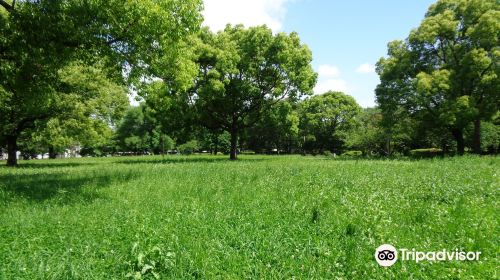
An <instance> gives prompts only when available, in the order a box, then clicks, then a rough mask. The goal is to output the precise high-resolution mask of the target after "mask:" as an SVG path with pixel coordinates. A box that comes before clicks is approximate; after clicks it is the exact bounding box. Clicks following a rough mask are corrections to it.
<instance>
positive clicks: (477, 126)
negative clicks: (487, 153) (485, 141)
mask: <svg viewBox="0 0 500 280" xmlns="http://www.w3.org/2000/svg"><path fill="white" fill-rule="evenodd" d="M472 146H473V149H474V153H476V154H481V119H480V118H477V119H476V120H474V140H473V145H472Z"/></svg>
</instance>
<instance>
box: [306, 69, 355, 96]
mask: <svg viewBox="0 0 500 280" xmlns="http://www.w3.org/2000/svg"><path fill="white" fill-rule="evenodd" d="M348 89H349V87H348V85H347V82H346V81H345V80H343V79H341V78H340V70H339V68H338V67H336V66H334V65H327V64H324V65H320V66H319V67H318V83H317V84H316V87H314V93H315V94H323V93H325V92H327V91H330V90H331V91H342V92H347V91H348Z"/></svg>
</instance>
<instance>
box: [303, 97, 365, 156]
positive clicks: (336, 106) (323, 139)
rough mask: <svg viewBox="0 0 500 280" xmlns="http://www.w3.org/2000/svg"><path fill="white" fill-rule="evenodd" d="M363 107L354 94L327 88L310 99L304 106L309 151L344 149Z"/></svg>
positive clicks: (304, 123)
mask: <svg viewBox="0 0 500 280" xmlns="http://www.w3.org/2000/svg"><path fill="white" fill-rule="evenodd" d="M360 112H361V107H360V106H359V105H358V103H356V100H354V98H353V97H351V96H349V95H346V94H344V93H341V92H327V93H325V94H323V95H315V96H313V97H311V98H309V99H306V100H305V101H304V102H303V103H302V104H301V108H300V128H301V133H302V134H303V135H306V140H307V142H306V143H304V145H305V148H306V149H308V150H309V151H311V150H319V151H320V153H321V152H323V151H324V150H329V151H331V152H338V151H339V150H342V146H343V145H344V141H345V138H346V135H347V133H348V132H349V130H351V129H352V128H353V127H354V126H355V120H356V117H357V115H358V114H359V113H360Z"/></svg>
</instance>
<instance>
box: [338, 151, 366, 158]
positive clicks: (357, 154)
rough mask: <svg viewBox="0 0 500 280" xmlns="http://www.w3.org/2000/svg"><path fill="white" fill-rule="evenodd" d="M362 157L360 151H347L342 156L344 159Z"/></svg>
mask: <svg viewBox="0 0 500 280" xmlns="http://www.w3.org/2000/svg"><path fill="white" fill-rule="evenodd" d="M362 155H363V152H362V151H347V152H345V153H343V154H342V156H344V157H360V156H362Z"/></svg>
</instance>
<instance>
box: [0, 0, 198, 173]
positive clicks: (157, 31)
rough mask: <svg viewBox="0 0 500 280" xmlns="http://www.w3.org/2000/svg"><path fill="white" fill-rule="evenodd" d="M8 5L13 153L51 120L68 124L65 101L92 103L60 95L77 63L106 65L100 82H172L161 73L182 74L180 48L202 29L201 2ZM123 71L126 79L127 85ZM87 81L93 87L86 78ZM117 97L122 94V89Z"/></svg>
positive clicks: (5, 29) (8, 135)
mask: <svg viewBox="0 0 500 280" xmlns="http://www.w3.org/2000/svg"><path fill="white" fill-rule="evenodd" d="M2 3H3V4H4V5H2V7H0V11H1V12H2V14H1V16H0V50H1V52H0V77H2V79H0V115H1V116H2V118H0V135H1V136H0V138H1V139H6V140H8V141H7V144H8V147H9V150H12V151H14V150H16V148H17V147H16V146H17V140H18V138H19V137H20V135H21V134H22V133H23V132H24V131H25V130H27V129H40V126H43V125H45V123H46V122H47V121H48V120H49V119H51V118H58V117H59V118H60V119H61V120H64V119H66V117H65V113H67V112H68V111H69V108H66V107H64V106H58V105H60V104H61V102H63V101H64V100H66V101H68V100H67V99H68V98H69V99H79V100H80V99H83V100H84V99H85V98H86V97H87V96H86V95H85V94H81V92H79V91H76V92H71V93H72V94H71V95H70V96H66V92H65V91H64V90H62V91H61V90H60V85H61V83H62V84H64V83H65V82H66V79H67V78H69V79H70V80H75V77H73V76H72V75H73V71H69V73H66V75H64V73H61V71H62V70H63V69H64V68H65V67H67V66H70V67H71V65H72V63H74V62H75V61H79V62H81V63H82V64H83V65H87V66H89V65H96V64H102V65H100V66H101V68H103V69H104V70H103V74H102V76H105V77H107V78H109V79H111V80H112V81H113V82H114V83H127V84H129V85H132V84H136V85H137V84H140V82H141V81H142V80H144V78H145V77H157V76H161V77H162V78H168V76H167V73H165V71H157V69H158V68H161V69H169V70H172V71H176V70H177V68H176V67H174V66H175V65H177V64H178V62H179V60H182V59H181V58H180V57H181V55H180V53H182V52H179V51H178V50H179V49H180V48H181V46H182V42H179V41H180V40H181V39H182V38H184V37H185V36H187V35H188V34H191V33H192V32H193V31H195V30H196V29H197V28H198V27H199V24H200V22H201V15H200V9H201V2H200V1H198V0H189V1H186V0H182V1H181V0H163V1H156V0H131V1H126V2H125V3H124V2H123V1H118V0H92V1H72V0H61V1H17V2H16V5H15V6H13V4H12V5H9V4H6V3H7V2H4V1H2ZM12 3H14V2H12ZM41 27H43V28H41ZM158 65H160V66H161V67H158ZM167 66H171V67H167ZM124 70H126V72H127V74H128V75H127V79H126V81H123V72H124ZM89 73H90V74H92V73H95V71H89ZM78 78H79V77H76V80H78ZM99 81H101V80H99V78H98V79H97V80H96V82H99ZM81 82H84V83H79V84H80V85H83V84H86V82H89V84H92V80H91V79H90V80H89V79H87V78H84V79H82V80H81ZM94 84H95V83H94ZM110 85H111V84H110V82H106V83H104V84H103V85H102V86H104V87H107V89H110V87H108V86H110ZM113 90H114V91H115V92H116V90H121V89H119V86H117V87H115V88H114V89H113ZM85 91H87V88H86V89H85ZM91 91H94V92H95V91H96V88H93V89H92V90H91ZM108 97H109V98H110V99H114V98H115V97H117V96H115V95H112V94H110V95H109V96H108ZM108 101H111V100H108ZM104 103H108V104H109V103H110V102H104ZM118 103H119V102H118ZM85 105H89V104H85ZM93 105H96V106H98V104H93ZM70 108H71V109H74V108H73V107H70ZM99 109H100V110H112V109H113V107H112V106H111V107H106V106H100V107H99ZM78 113H81V112H80V111H78V112H77V114H78ZM4 116H6V117H4ZM8 163H9V164H10V165H15V164H16V161H15V159H14V158H11V160H10V161H9V162H8Z"/></svg>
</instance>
